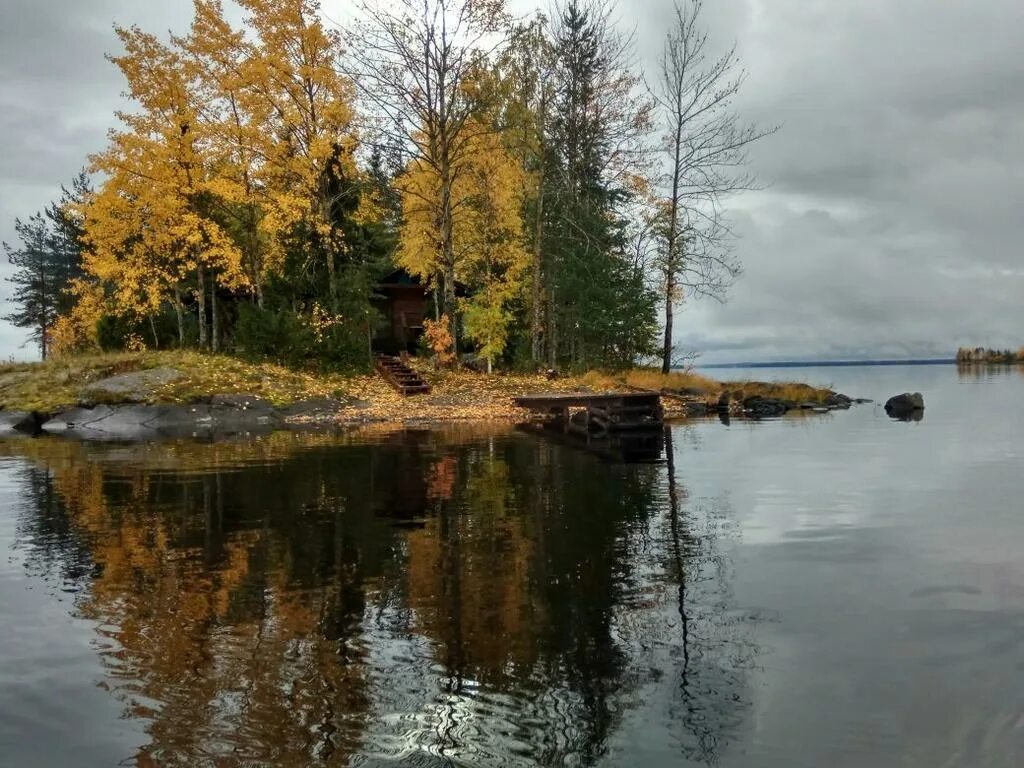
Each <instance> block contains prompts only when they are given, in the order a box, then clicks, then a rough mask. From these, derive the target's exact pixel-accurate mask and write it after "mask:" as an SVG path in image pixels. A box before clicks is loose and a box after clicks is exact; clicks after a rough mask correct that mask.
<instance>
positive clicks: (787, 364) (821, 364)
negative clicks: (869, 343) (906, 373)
mask: <svg viewBox="0 0 1024 768" xmlns="http://www.w3.org/2000/svg"><path fill="white" fill-rule="evenodd" d="M956 362H957V361H956V359H955V358H952V357H949V358H926V359H913V360H807V361H794V360H788V361H780V362H771V363H714V364H712V365H698V366H697V368H701V369H706V370H712V369H714V370H723V369H728V368H857V367H867V366H882V365H890V366H892V365H956Z"/></svg>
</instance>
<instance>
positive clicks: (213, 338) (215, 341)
mask: <svg viewBox="0 0 1024 768" xmlns="http://www.w3.org/2000/svg"><path fill="white" fill-rule="evenodd" d="M210 317H211V319H212V321H213V328H212V333H211V334H210V347H211V348H212V349H213V351H214V352H220V312H218V311H217V274H216V273H212V274H211V275H210Z"/></svg>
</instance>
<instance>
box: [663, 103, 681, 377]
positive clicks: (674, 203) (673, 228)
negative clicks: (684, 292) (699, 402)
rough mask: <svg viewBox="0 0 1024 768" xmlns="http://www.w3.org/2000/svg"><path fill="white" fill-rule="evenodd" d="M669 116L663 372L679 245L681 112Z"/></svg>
mask: <svg viewBox="0 0 1024 768" xmlns="http://www.w3.org/2000/svg"><path fill="white" fill-rule="evenodd" d="M673 117H674V119H675V122H676V125H675V136H674V140H673V147H672V150H673V158H672V159H673V163H672V199H671V200H670V201H669V211H668V242H667V243H666V244H665V248H666V251H667V253H666V254H665V342H664V345H663V347H662V350H661V372H662V373H665V374H667V373H668V372H669V371H670V370H672V323H673V320H674V319H675V317H674V314H675V313H674V311H673V310H674V308H673V306H672V302H674V301H675V298H676V297H675V294H676V275H677V273H678V271H679V265H678V264H677V263H676V252H677V251H678V249H679V185H680V182H681V180H682V179H681V177H682V173H683V169H682V151H683V116H682V115H681V114H680V113H679V112H678V111H677V112H676V114H675V115H674V116H673Z"/></svg>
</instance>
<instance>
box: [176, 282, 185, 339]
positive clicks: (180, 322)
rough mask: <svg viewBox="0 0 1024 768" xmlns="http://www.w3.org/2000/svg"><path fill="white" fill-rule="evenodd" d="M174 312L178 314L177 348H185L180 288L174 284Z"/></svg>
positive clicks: (183, 309) (183, 311) (183, 314)
mask: <svg viewBox="0 0 1024 768" xmlns="http://www.w3.org/2000/svg"><path fill="white" fill-rule="evenodd" d="M174 313H175V314H176V315H177V316H178V349H184V348H185V308H184V307H183V306H182V303H181V288H179V287H178V286H174Z"/></svg>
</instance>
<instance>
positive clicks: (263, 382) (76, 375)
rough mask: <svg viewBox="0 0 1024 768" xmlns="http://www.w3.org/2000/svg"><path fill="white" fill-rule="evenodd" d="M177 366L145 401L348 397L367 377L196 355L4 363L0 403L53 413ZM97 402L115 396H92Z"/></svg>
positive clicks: (150, 354)
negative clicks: (99, 389) (107, 383)
mask: <svg viewBox="0 0 1024 768" xmlns="http://www.w3.org/2000/svg"><path fill="white" fill-rule="evenodd" d="M153 368H173V369H174V370H176V371H178V372H179V373H181V374H182V376H181V378H178V379H176V380H175V381H173V382H171V383H169V384H166V385H163V386H159V387H155V388H154V389H153V390H152V392H151V393H149V396H148V397H146V398H145V399H146V401H147V402H160V403H188V402H195V401H196V400H199V399H202V398H204V397H208V396H210V395H214V394H233V393H246V394H253V395H256V396H258V397H263V398H265V399H267V400H269V401H271V402H273V403H274V404H276V405H286V404H288V403H291V402H295V401H296V400H301V399H305V398H311V397H340V398H345V397H348V396H350V391H349V390H350V389H351V388H352V387H355V388H357V389H358V388H359V386H360V385H361V384H365V381H364V380H365V379H366V378H367V377H355V378H350V377H345V376H342V375H340V374H314V373H310V372H307V371H299V370H293V369H289V368H285V367H283V366H280V365H274V364H270V363H249V362H246V361H243V360H239V359H238V358H234V357H228V356H227V355H210V354H202V353H199V352H194V351H169V352H118V353H110V354H96V355H78V356H74V357H65V358H59V359H55V360H48V361H46V362H44V363H7V364H3V365H0V405H2V406H3V407H4V408H6V409H7V410H19V411H44V412H52V411H56V410H59V409H61V408H67V407H69V406H73V405H75V404H77V403H78V402H79V401H80V400H81V399H82V398H83V396H84V393H85V390H87V389H88V386H89V385H90V384H92V383H94V382H97V381H100V380H101V379H105V378H108V377H110V376H116V375H119V374H123V373H132V372H135V371H144V370H150V369H153ZM89 399H90V400H92V401H93V402H97V401H107V402H116V401H117V398H116V397H115V398H108V397H102V396H99V397H97V396H95V395H93V394H90V395H89Z"/></svg>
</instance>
